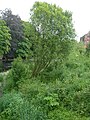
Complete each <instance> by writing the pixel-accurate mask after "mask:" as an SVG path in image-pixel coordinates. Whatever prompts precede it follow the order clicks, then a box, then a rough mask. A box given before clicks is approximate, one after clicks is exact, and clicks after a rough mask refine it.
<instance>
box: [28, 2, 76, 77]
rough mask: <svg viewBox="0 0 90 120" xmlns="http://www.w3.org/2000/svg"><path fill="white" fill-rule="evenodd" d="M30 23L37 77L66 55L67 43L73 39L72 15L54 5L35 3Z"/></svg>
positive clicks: (34, 73) (34, 72) (35, 74)
mask: <svg viewBox="0 0 90 120" xmlns="http://www.w3.org/2000/svg"><path fill="white" fill-rule="evenodd" d="M30 18H31V19H30V22H31V24H32V25H33V28H34V29H33V30H34V32H31V36H34V37H32V38H34V39H32V40H31V42H32V45H33V59H34V69H33V76H37V75H38V74H39V73H40V72H41V71H43V70H44V69H45V68H47V67H48V66H49V65H50V63H51V62H52V61H54V60H56V59H58V58H59V59H63V58H62V56H63V57H64V56H65V55H66V54H68V48H69V42H70V40H72V39H73V38H74V37H75V30H74V29H73V24H72V14H71V12H68V11H63V9H62V8H60V7H57V6H56V5H50V4H48V3H45V2H35V4H34V5H33V8H32V9H31V17H30Z"/></svg>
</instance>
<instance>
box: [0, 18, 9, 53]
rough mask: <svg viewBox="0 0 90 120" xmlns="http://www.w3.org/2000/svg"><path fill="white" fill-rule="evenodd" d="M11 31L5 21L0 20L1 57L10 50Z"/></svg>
mask: <svg viewBox="0 0 90 120" xmlns="http://www.w3.org/2000/svg"><path fill="white" fill-rule="evenodd" d="M10 40H11V35H10V29H9V28H8V27H7V26H6V23H5V21H4V20H0V55H3V54H5V53H7V52H8V51H9V50H10Z"/></svg>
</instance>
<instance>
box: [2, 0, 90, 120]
mask: <svg viewBox="0 0 90 120" xmlns="http://www.w3.org/2000/svg"><path fill="white" fill-rule="evenodd" d="M8 12H9V13H10V18H11V16H13V17H14V18H15V19H14V18H13V19H10V20H9V19H8V17H9V16H7V13H8ZM8 12H3V16H1V18H2V19H3V20H1V22H0V25H3V26H4V27H3V29H0V36H1V35H2V36H3V37H2V38H3V39H1V37H0V41H1V42H2V40H3V42H5V43H6V40H8V42H9V40H10V38H11V41H10V42H9V44H7V47H8V50H7V49H2V55H4V56H6V57H7V54H10V51H9V50H10V49H12V47H13V48H15V49H14V50H15V51H14V52H15V53H14V52H13V56H14V60H13V62H12V65H11V69H9V70H8V71H7V72H2V73H0V119H1V120H90V71H89V70H90V59H89V57H90V56H89V47H90V46H89V45H88V48H87V49H85V48H84V45H83V44H82V43H78V42H77V41H76V40H75V30H74V28H73V24H72V14H71V12H68V11H63V9H62V8H59V7H57V6H56V5H50V4H47V3H42V2H36V3H35V4H34V5H33V8H32V9H31V15H30V22H25V21H21V20H20V18H18V17H17V16H14V15H12V12H10V11H8ZM8 15H9V14H8ZM7 19H8V22H9V23H12V22H13V23H14V24H15V25H16V22H15V21H14V20H16V21H17V20H18V19H19V20H20V23H19V24H20V26H22V27H21V28H22V29H19V28H18V30H22V31H21V32H20V31H19V32H18V33H16V29H17V28H15V29H14V25H12V27H10V26H11V24H7ZM5 22H6V24H5ZM17 23H18V22H17ZM20 26H19V27H20ZM0 27H1V26H0ZM8 27H9V28H8ZM16 27H17V25H16ZM9 29H10V31H9ZM3 30H6V32H3ZM12 31H13V34H12ZM1 33H3V34H1ZM6 33H7V35H6ZM21 33H22V34H21ZM10 34H11V35H10ZM14 35H15V36H14ZM20 35H21V37H19V36H20ZM4 36H6V37H4ZM7 36H8V37H7ZM19 38H20V39H19ZM17 41H18V42H17ZM14 42H15V43H16V44H12V43H14ZM10 43H11V46H10ZM1 47H5V48H6V44H4V46H2V44H0V48H1ZM7 52H8V53H7ZM6 53H7V54H6Z"/></svg>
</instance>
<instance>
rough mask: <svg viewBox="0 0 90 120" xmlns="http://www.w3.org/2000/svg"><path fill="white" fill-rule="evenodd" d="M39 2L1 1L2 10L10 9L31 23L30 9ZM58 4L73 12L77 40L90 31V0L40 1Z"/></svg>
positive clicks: (25, 0) (0, 7)
mask: <svg viewBox="0 0 90 120" xmlns="http://www.w3.org/2000/svg"><path fill="white" fill-rule="evenodd" d="M35 1H37V0H0V10H4V9H5V8H10V9H11V10H12V12H13V14H18V15H19V16H20V17H21V19H22V20H24V21H29V17H30V15H29V14H30V9H31V8H32V6H33V4H34V2H35ZM38 1H41V2H47V3H51V4H56V5H57V6H59V7H61V8H62V9H64V10H69V11H71V12H72V16H73V23H74V28H75V30H76V34H77V39H78V40H79V38H80V37H81V36H83V35H84V34H86V33H87V32H88V31H90V0H38Z"/></svg>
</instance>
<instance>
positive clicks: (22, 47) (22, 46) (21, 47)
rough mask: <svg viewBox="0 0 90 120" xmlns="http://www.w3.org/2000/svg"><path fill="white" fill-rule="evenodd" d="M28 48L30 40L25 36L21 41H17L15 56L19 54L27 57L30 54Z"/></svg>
mask: <svg viewBox="0 0 90 120" xmlns="http://www.w3.org/2000/svg"><path fill="white" fill-rule="evenodd" d="M30 48H31V43H30V41H29V40H28V39H27V38H24V40H23V41H22V42H20V43H18V49H17V51H16V53H17V56H20V57H22V58H29V57H30V56H32V54H31V50H30Z"/></svg>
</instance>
